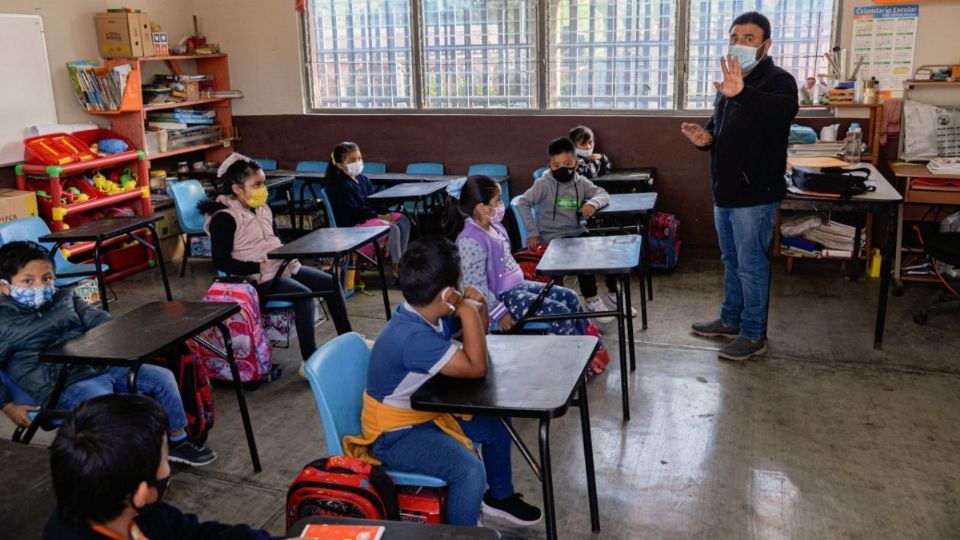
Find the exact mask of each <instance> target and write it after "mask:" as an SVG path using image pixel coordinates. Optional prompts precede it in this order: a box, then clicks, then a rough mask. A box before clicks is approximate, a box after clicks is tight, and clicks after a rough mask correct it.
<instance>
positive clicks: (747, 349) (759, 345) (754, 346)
mask: <svg viewBox="0 0 960 540" xmlns="http://www.w3.org/2000/svg"><path fill="white" fill-rule="evenodd" d="M765 352H767V340H766V339H764V338H760V339H758V340H757V341H753V340H751V339H750V338H747V337H744V336H737V339H735V340H733V341H731V342H730V343H728V344H726V345H725V346H724V347H723V348H722V349H720V351H719V354H720V358H726V359H727V360H746V359H748V358H750V357H751V356H753V355H755V354H763V353H765Z"/></svg>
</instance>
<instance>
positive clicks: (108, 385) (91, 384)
mask: <svg viewBox="0 0 960 540" xmlns="http://www.w3.org/2000/svg"><path fill="white" fill-rule="evenodd" d="M129 371H130V370H129V369H127V368H125V367H110V368H107V370H106V371H104V372H103V373H100V374H99V375H96V376H94V377H90V378H87V379H82V380H79V381H77V382H75V383H73V384H71V385H70V386H68V387H66V388H64V390H63V393H62V394H60V401H59V402H57V408H58V409H62V410H68V411H71V410H73V409H75V408H77V406H78V405H80V403H82V402H83V401H85V400H88V399H90V398H92V397H97V396H103V395H106V394H125V393H126V392H127V373H128V372H129ZM137 393H138V394H146V395H148V396H150V397H152V398H153V399H155V400H156V401H157V403H159V404H160V406H161V407H163V410H164V411H166V412H167V421H168V427H167V432H168V433H175V432H177V431H180V430H182V429H183V428H185V427H186V426H187V415H186V414H185V413H184V412H183V402H182V401H181V400H180V389H179V388H177V380H176V379H175V378H174V377H173V372H172V371H170V370H169V369H167V368H164V367H160V366H154V365H150V364H144V365H142V366H140V370H139V371H137Z"/></svg>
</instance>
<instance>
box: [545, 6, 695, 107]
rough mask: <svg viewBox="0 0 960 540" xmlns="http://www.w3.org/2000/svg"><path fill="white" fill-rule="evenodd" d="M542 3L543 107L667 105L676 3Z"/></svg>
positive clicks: (671, 102) (670, 97)
mask: <svg viewBox="0 0 960 540" xmlns="http://www.w3.org/2000/svg"><path fill="white" fill-rule="evenodd" d="M550 4H551V9H550V17H549V19H548V30H547V32H548V34H549V35H550V41H549V43H550V49H549V63H548V65H549V66H550V69H549V70H548V72H547V74H548V81H549V89H548V95H549V104H550V105H549V106H550V108H559V109H670V108H673V105H674V100H673V93H674V92H673V81H674V78H673V77H674V63H675V62H674V59H675V58H676V44H675V43H676V39H675V36H676V34H675V32H676V20H675V13H676V7H677V6H676V4H675V3H674V2H673V1H671V0H663V1H660V0H599V1H591V0H559V1H555V0H554V1H551V2H550Z"/></svg>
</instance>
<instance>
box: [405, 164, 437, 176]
mask: <svg viewBox="0 0 960 540" xmlns="http://www.w3.org/2000/svg"><path fill="white" fill-rule="evenodd" d="M407 174H423V175H427V176H437V175H441V174H443V163H411V164H409V165H407Z"/></svg>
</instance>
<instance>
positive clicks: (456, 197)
mask: <svg viewBox="0 0 960 540" xmlns="http://www.w3.org/2000/svg"><path fill="white" fill-rule="evenodd" d="M451 191H452V193H451ZM447 192H448V194H447V202H446V206H445V208H444V211H443V215H442V216H441V220H440V223H441V225H442V226H443V230H444V232H445V233H446V235H447V237H449V238H451V239H455V238H456V237H457V236H458V235H459V234H460V232H461V231H463V227H464V224H465V223H466V219H467V218H469V217H473V210H474V209H475V208H476V207H477V205H478V204H487V203H488V202H489V201H490V199H492V198H493V197H494V196H495V195H496V194H497V183H496V181H494V180H493V179H492V178H490V177H489V176H484V175H474V176H470V177H468V178H467V180H466V181H465V182H464V183H463V186H462V187H461V188H460V191H459V193H457V192H456V191H455V190H451V189H448V190H447Z"/></svg>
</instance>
